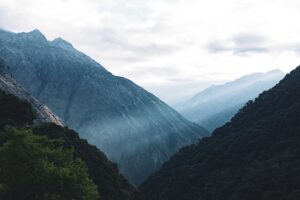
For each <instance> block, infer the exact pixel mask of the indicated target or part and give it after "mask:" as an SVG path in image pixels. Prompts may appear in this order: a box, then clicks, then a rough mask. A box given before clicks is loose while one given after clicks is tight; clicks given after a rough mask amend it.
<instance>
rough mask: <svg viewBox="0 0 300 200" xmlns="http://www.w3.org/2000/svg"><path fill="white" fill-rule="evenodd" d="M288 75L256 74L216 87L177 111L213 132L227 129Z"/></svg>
mask: <svg viewBox="0 0 300 200" xmlns="http://www.w3.org/2000/svg"><path fill="white" fill-rule="evenodd" d="M284 76H285V74H284V73H283V72H281V71H280V70H273V71H269V72H267V73H254V74H250V75H247V76H243V77H241V78H239V79H237V80H234V81H231V82H228V83H226V84H223V85H216V86H212V87H209V88H207V89H206V90H204V91H202V92H200V93H198V94H196V95H195V96H194V97H193V98H191V99H189V100H188V101H186V102H184V103H182V104H181V105H180V104H179V105H177V107H176V109H177V110H178V111H179V112H180V113H182V114H183V115H184V116H185V117H187V118H188V119H189V120H191V121H194V122H196V123H199V124H201V125H202V126H204V127H205V128H207V129H208V130H210V131H213V130H214V129H215V128H218V127H220V126H222V125H224V124H225V123H226V122H228V121H230V119H231V118H232V117H233V116H234V115H235V114H236V113H237V112H238V111H239V109H240V108H242V107H243V106H244V105H245V104H246V102H248V101H249V100H253V99H255V98H256V97H258V95H259V94H260V93H261V92H263V91H265V90H268V89H270V88H272V87H273V86H274V85H276V84H277V83H278V82H279V81H280V80H281V79H282V78H283V77H284Z"/></svg>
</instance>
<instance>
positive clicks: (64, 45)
mask: <svg viewBox="0 0 300 200" xmlns="http://www.w3.org/2000/svg"><path fill="white" fill-rule="evenodd" d="M51 45H53V46H58V47H61V48H63V49H73V45H72V44H71V43H69V42H67V41H66V40H64V39H62V38H61V37H59V38H56V39H54V40H53V41H52V42H51Z"/></svg>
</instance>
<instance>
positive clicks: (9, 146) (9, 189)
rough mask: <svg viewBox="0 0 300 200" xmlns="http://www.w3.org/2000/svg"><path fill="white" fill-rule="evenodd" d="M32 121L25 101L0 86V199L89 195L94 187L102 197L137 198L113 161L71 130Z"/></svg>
mask: <svg viewBox="0 0 300 200" xmlns="http://www.w3.org/2000/svg"><path fill="white" fill-rule="evenodd" d="M33 121H34V111H33V110H32V107H31V105H30V104H29V103H28V102H26V101H24V100H20V99H18V98H17V97H15V96H13V95H9V94H6V93H5V92H3V91H0V161H1V162H0V199H4V200H11V199H12V200H13V199H18V200H22V199H33V200H34V199H45V200H48V199H56V200H57V199H58V200H59V199H64V200H65V199H91V200H92V199H98V198H99V195H98V191H99V193H100V196H101V199H103V200H119V199H125V200H126V199H128V200H135V199H140V197H139V193H138V192H137V191H136V189H134V188H133V187H132V186H131V185H130V184H129V183H128V182H127V181H126V180H125V179H124V177H123V176H122V175H121V174H120V173H119V171H118V168H117V166H116V165H115V164H114V163H112V162H111V161H109V160H108V159H107V158H106V156H105V155H104V154H103V153H102V152H101V151H99V150H98V149H97V148H96V147H95V146H92V145H89V144H88V143H87V141H86V140H83V139H80V138H79V136H78V134H77V133H76V132H74V131H72V130H70V129H68V128H64V127H61V126H57V125H55V124H51V123H49V124H42V125H40V126H37V127H32V126H31V125H32V124H33ZM8 125H9V126H8ZM13 127H17V128H13ZM97 189H98V191H97Z"/></svg>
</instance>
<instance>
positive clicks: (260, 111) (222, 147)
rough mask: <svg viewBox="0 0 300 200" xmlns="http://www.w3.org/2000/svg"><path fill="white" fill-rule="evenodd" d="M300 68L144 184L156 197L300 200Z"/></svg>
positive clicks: (169, 199) (156, 199) (176, 199)
mask: <svg viewBox="0 0 300 200" xmlns="http://www.w3.org/2000/svg"><path fill="white" fill-rule="evenodd" d="M299 155H300V67H298V68H297V69H295V70H294V71H292V72H291V73H290V74H289V75H287V76H286V77H285V78H284V79H283V80H282V81H281V82H280V83H279V84H278V85H276V86H275V87H274V88H272V89H271V90H269V91H266V92H264V93H262V94H261V95H260V96H259V97H258V98H257V99H256V100H255V101H254V102H253V101H250V102H248V103H247V105H246V106H245V107H244V108H242V109H241V110H240V111H239V113H238V114H237V115H236V116H235V117H234V118H233V119H232V121H231V122H229V123H227V124H226V125H224V126H223V127H221V128H218V129H216V130H215V131H214V133H213V135H212V136H211V137H208V138H204V139H202V140H201V141H200V142H199V143H198V144H197V145H191V146H188V147H186V148H183V149H182V150H181V151H180V152H178V153H177V154H176V155H175V156H173V157H172V158H171V160H170V161H168V162H167V163H166V164H164V166H163V167H162V168H161V170H160V171H158V172H157V173H155V174H154V175H152V176H151V177H150V178H149V179H148V180H147V181H146V182H145V183H144V184H143V185H142V186H141V189H142V190H143V191H144V192H145V195H146V196H147V198H148V199H151V200H254V199H255V200H296V199H300V156H299Z"/></svg>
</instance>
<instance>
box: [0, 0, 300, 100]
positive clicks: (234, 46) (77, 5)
mask: <svg viewBox="0 0 300 200" xmlns="http://www.w3.org/2000/svg"><path fill="white" fill-rule="evenodd" d="M299 9H300V1H294V0H264V1H261V0H251V1H246V0H226V1H217V0H211V1H202V0H184V1H183V0H172V1H171V0H164V1H161V0H152V1H145V0H129V1H121V0H111V1H104V0H51V1H50V0H48V1H47V0H9V1H7V0H0V27H1V28H3V29H6V30H10V31H14V32H23V31H25V32H27V31H31V30H33V29H39V30H40V31H41V32H43V33H44V34H45V35H46V36H47V38H48V39H49V40H52V39H54V38H56V37H62V38H64V39H65V40H67V41H69V42H71V43H72V44H73V45H74V46H75V47H76V48H77V49H79V50H81V51H83V52H84V53H86V54H87V55H89V56H91V57H92V58H93V59H95V60H97V61H98V62H100V63H101V64H102V65H103V66H104V67H105V68H106V69H108V70H109V71H111V72H112V73H114V74H115V75H118V76H124V77H127V78H129V79H131V80H133V81H135V82H136V83H138V84H139V85H141V86H143V87H144V88H146V89H148V90H149V91H151V92H153V93H154V94H156V95H157V96H159V97H161V98H162V99H163V100H165V101H167V102H169V103H171V104H172V103H174V102H176V101H177V100H178V99H179V97H180V98H181V99H182V98H184V97H186V96H188V95H191V94H194V93H195V92H198V91H200V90H201V89H204V88H205V87H208V86H209V85H211V84H213V83H223V82H225V81H229V80H233V79H235V78H238V77H240V76H243V75H246V74H250V73H253V72H266V71H269V70H271V69H275V68H278V69H280V70H282V71H283V72H289V71H290V70H291V69H293V68H295V67H296V66H297V65H298V64H299V63H300V58H299V54H300V39H299V35H300V28H299V26H298V25H297V24H298V19H299V18H300V12H298V10H299Z"/></svg>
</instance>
